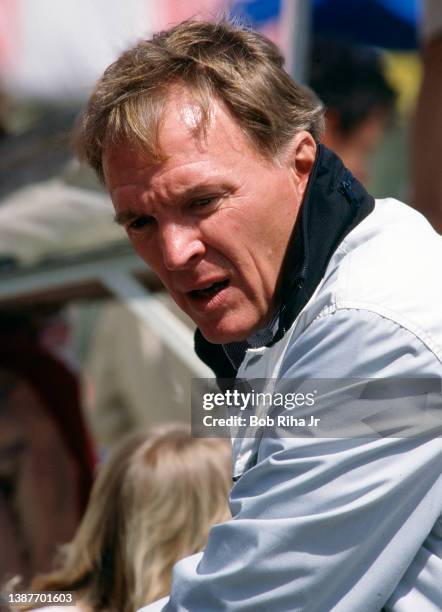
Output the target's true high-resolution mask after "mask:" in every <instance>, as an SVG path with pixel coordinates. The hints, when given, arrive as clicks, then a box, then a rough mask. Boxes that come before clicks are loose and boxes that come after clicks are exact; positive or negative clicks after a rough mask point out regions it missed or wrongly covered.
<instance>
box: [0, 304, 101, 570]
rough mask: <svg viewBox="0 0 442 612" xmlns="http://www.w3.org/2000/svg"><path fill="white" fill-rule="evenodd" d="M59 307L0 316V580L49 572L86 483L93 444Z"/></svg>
mask: <svg viewBox="0 0 442 612" xmlns="http://www.w3.org/2000/svg"><path fill="white" fill-rule="evenodd" d="M65 331H66V330H65V326H64V323H63V320H62V319H60V317H59V315H58V313H57V312H51V311H50V309H48V311H46V312H44V311H41V312H39V311H38V310H37V309H34V312H33V313H32V314H31V313H26V312H18V311H17V312H14V313H12V312H6V311H2V312H1V314H0V537H1V540H2V542H3V543H4V545H5V546H4V547H5V553H6V554H3V555H1V557H0V581H2V580H5V579H7V577H9V576H11V575H14V574H17V573H19V574H20V575H21V576H22V577H23V579H24V580H25V581H27V580H28V579H29V578H30V577H31V576H32V575H34V574H35V573H37V572H44V571H48V570H49V568H50V564H51V561H52V558H53V555H54V552H55V550H56V548H57V546H59V545H60V544H63V543H65V542H68V541H69V540H70V539H71V538H72V536H73V534H74V533H75V529H76V527H77V525H78V523H79V521H80V519H81V516H82V514H83V512H84V509H85V507H86V504H87V500H88V497H89V493H90V488H91V485H92V477H93V469H94V463H95V458H94V449H93V445H92V443H91V439H90V437H89V435H88V431H87V428H86V424H85V422H84V419H83V415H82V411H81V401H80V388H79V381H78V378H77V376H76V373H75V371H74V370H73V369H72V368H71V367H70V364H69V363H68V362H67V360H66V359H65V355H64V354H63V351H62V348H63V347H64V343H63V338H64V334H65Z"/></svg>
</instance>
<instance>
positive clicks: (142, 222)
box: [127, 215, 155, 232]
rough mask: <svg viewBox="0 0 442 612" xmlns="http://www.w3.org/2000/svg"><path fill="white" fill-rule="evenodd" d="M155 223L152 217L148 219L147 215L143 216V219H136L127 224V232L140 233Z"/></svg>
mask: <svg viewBox="0 0 442 612" xmlns="http://www.w3.org/2000/svg"><path fill="white" fill-rule="evenodd" d="M154 222H155V219H154V217H149V216H148V215H145V216H143V217H138V218H136V219H134V221H131V222H130V223H129V225H128V226H127V230H128V231H135V232H136V231H140V230H143V229H145V228H146V227H149V226H150V225H153V223H154Z"/></svg>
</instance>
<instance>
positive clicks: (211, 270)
mask: <svg viewBox="0 0 442 612" xmlns="http://www.w3.org/2000/svg"><path fill="white" fill-rule="evenodd" d="M186 98H187V99H186ZM197 121H198V110H197V107H195V106H194V105H192V101H191V100H190V99H189V98H188V96H187V97H186V96H183V95H182V94H181V96H180V97H179V96H178V95H176V96H175V95H171V97H170V98H169V100H168V103H167V105H166V108H165V112H164V116H163V121H162V124H161V127H160V134H159V138H160V145H161V149H162V151H163V152H164V154H165V156H166V161H164V162H161V163H157V164H152V162H151V160H150V159H149V157H148V156H146V155H145V154H144V153H143V151H142V150H140V148H134V147H131V146H130V145H128V144H121V145H113V146H109V147H108V148H107V149H106V151H105V155H104V174H105V181H106V185H107V188H108V189H109V192H110V195H111V198H112V201H113V204H114V207H115V211H116V219H117V221H118V222H120V223H121V224H122V225H123V226H124V227H125V229H126V231H127V234H128V236H129V238H130V240H131V242H132V244H133V246H134V248H135V250H136V252H137V253H138V254H139V255H140V256H141V257H142V259H143V260H144V261H145V262H146V263H147V264H148V265H149V266H150V267H151V268H152V270H154V271H155V272H156V273H157V274H158V276H159V277H160V279H161V281H162V282H163V284H164V285H165V287H166V288H167V290H168V291H169V293H170V294H171V295H172V297H173V299H174V300H175V301H176V303H177V304H178V305H179V306H180V307H181V308H182V309H183V310H184V311H185V312H186V313H187V314H188V315H189V316H190V317H191V318H192V319H193V321H194V322H195V323H196V324H197V326H198V327H199V328H200V330H201V332H202V333H203V335H204V336H205V337H206V338H207V339H208V340H209V341H210V342H214V343H221V342H222V343H225V342H233V341H239V340H243V339H245V338H246V337H247V336H249V335H250V334H251V333H252V332H254V331H256V330H258V329H259V328H260V327H262V326H263V325H265V324H266V322H268V320H269V318H270V317H271V315H272V314H273V312H274V310H275V306H276V305H275V303H274V294H275V288H276V285H277V282H278V277H279V273H280V270H281V264H282V261H283V258H284V254H285V252H286V248H287V245H288V241H289V238H290V234H291V231H292V228H293V224H294V222H295V219H296V215H297V212H298V208H299V205H300V202H301V199H302V195H303V191H304V188H305V184H306V182H307V177H304V178H302V179H300V178H299V176H298V174H297V172H296V171H295V170H294V169H293V164H292V163H291V161H290V160H288V159H283V160H281V161H279V162H276V161H275V162H274V163H272V162H269V161H267V160H264V159H263V158H262V157H260V156H259V155H258V153H257V152H256V151H255V149H254V148H253V147H252V145H251V144H250V142H249V141H248V139H247V138H246V136H245V135H244V134H243V133H242V131H241V129H240V127H239V126H238V125H237V124H236V122H235V121H234V120H233V119H232V118H231V116H230V115H229V114H228V112H227V111H226V110H225V109H224V108H223V106H222V105H221V104H219V103H217V102H214V103H213V105H212V109H211V120H210V123H209V126H208V128H207V135H206V136H207V137H206V138H198V137H196V136H195V134H194V131H192V128H194V127H195V123H196V122H197ZM313 147H314V145H313ZM286 157H287V156H286Z"/></svg>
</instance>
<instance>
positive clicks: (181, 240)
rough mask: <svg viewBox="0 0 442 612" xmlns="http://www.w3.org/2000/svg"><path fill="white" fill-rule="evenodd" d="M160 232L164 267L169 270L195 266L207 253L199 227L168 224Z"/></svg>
mask: <svg viewBox="0 0 442 612" xmlns="http://www.w3.org/2000/svg"><path fill="white" fill-rule="evenodd" d="M159 231H160V244H161V252H162V256H163V261H164V265H165V267H166V268H167V269H168V270H182V269H186V268H189V267H190V266H192V265H194V264H195V263H196V262H197V261H198V260H199V259H200V258H201V257H202V256H203V255H204V253H205V246H204V242H203V240H202V237H201V235H200V231H199V229H198V228H197V227H192V226H188V225H181V224H177V223H167V224H165V225H164V226H163V227H162V228H160V229H159Z"/></svg>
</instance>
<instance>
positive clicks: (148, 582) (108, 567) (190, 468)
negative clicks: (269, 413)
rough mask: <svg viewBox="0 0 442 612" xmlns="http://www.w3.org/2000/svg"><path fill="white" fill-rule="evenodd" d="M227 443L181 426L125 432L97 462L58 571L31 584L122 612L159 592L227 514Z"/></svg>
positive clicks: (94, 606) (95, 607)
mask: <svg viewBox="0 0 442 612" xmlns="http://www.w3.org/2000/svg"><path fill="white" fill-rule="evenodd" d="M230 486H231V471H230V444H229V443H228V441H226V440H219V439H205V438H192V437H191V435H190V428H189V427H188V426H186V425H181V424H170V425H162V426H158V427H156V428H154V429H152V430H151V431H150V432H149V433H148V434H147V435H146V434H134V435H131V436H129V437H128V438H126V439H125V440H124V441H123V442H122V443H121V444H119V445H118V447H117V448H116V449H115V450H114V451H113V452H112V453H111V456H110V457H109V459H108V461H106V463H105V464H104V465H103V466H102V467H101V468H100V470H99V472H98V475H97V478H96V481H95V483H94V486H93V489H92V494H91V498H90V501H89V504H88V507H87V510H86V513H85V515H84V517H83V520H82V522H81V524H80V526H79V528H78V531H77V533H76V535H75V538H74V539H73V541H72V542H71V543H70V544H68V545H66V546H65V547H64V548H63V549H62V552H61V559H60V564H59V568H60V569H58V570H56V571H55V572H53V573H52V574H49V575H46V576H42V577H37V578H36V579H35V581H34V583H33V585H32V586H33V588H39V589H40V590H42V589H56V590H61V589H65V590H74V591H77V592H78V595H79V598H80V599H81V600H83V601H84V603H85V604H86V605H89V606H90V607H91V608H92V609H93V610H101V609H106V610H107V609H109V610H114V609H115V610H119V612H126V611H129V610H131V611H132V610H134V609H137V608H138V607H140V606H141V605H143V604H146V603H149V602H151V601H154V600H156V599H159V598H160V597H162V596H164V595H166V594H167V593H168V592H169V589H170V580H171V570H172V567H173V565H174V564H175V563H176V561H178V560H179V559H181V558H182V557H185V556H187V555H190V554H193V553H195V552H198V551H200V550H201V549H203V548H204V546H205V544H206V541H207V536H208V532H209V530H210V527H211V526H212V525H214V524H216V523H219V522H222V521H224V520H226V519H227V518H228V517H229V515H230V513H229V509H228V504H227V498H228V493H229V490H230Z"/></svg>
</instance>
